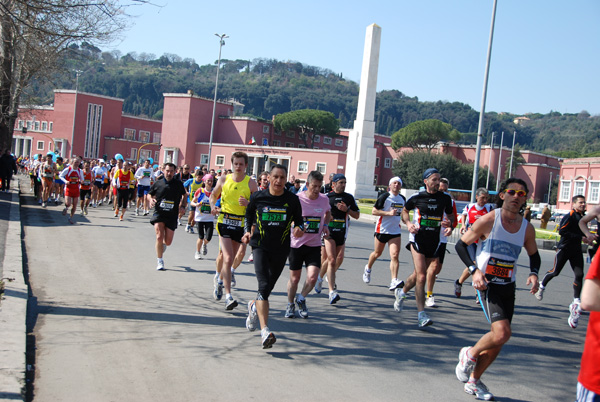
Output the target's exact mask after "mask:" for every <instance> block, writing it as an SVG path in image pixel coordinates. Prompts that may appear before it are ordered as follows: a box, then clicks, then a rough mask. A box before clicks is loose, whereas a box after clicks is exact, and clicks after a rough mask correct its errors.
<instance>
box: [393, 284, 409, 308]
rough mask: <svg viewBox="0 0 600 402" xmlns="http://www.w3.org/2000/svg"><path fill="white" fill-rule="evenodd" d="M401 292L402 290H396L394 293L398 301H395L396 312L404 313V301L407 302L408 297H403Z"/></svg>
mask: <svg viewBox="0 0 600 402" xmlns="http://www.w3.org/2000/svg"><path fill="white" fill-rule="evenodd" d="M400 291H401V289H396V290H395V291H394V294H395V296H396V301H394V310H396V311H397V312H399V313H400V312H402V308H403V307H404V300H406V295H404V296H401V295H400Z"/></svg>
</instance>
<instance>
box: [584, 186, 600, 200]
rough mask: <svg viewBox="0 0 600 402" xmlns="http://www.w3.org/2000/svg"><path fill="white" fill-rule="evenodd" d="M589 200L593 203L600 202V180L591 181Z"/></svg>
mask: <svg viewBox="0 0 600 402" xmlns="http://www.w3.org/2000/svg"><path fill="white" fill-rule="evenodd" d="M588 191H589V194H588V199H587V201H588V202H589V203H591V204H598V203H600V181H590V188H589V190H588Z"/></svg>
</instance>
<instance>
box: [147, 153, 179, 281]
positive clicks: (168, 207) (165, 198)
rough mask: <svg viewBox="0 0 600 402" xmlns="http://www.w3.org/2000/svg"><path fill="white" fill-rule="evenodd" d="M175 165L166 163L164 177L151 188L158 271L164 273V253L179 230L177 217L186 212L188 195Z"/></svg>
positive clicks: (152, 222) (152, 220)
mask: <svg viewBox="0 0 600 402" xmlns="http://www.w3.org/2000/svg"><path fill="white" fill-rule="evenodd" d="M174 174H175V165H174V164H172V163H166V164H165V169H164V176H163V177H161V178H160V179H157V180H156V182H154V184H153V185H152V187H151V188H150V192H149V193H148V195H150V197H151V199H150V207H151V208H152V207H154V215H153V216H152V219H151V220H150V223H151V224H152V225H154V230H155V231H156V256H157V258H158V265H157V266H156V269H157V270H159V271H163V270H164V269H165V263H164V261H163V258H162V256H163V253H164V252H165V250H166V249H167V246H170V245H171V242H173V235H174V234H175V229H177V216H178V214H179V213H180V211H181V210H183V211H185V207H186V205H187V193H186V191H185V188H184V187H183V183H182V182H181V181H179V180H177V179H175V178H173V175H174Z"/></svg>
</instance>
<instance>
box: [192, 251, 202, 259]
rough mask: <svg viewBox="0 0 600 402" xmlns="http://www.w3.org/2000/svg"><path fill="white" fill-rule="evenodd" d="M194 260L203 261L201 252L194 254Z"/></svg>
mask: <svg viewBox="0 0 600 402" xmlns="http://www.w3.org/2000/svg"><path fill="white" fill-rule="evenodd" d="M194 258H195V259H197V260H201V259H202V254H201V253H200V252H199V251H196V252H195V253H194Z"/></svg>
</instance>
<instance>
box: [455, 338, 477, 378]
mask: <svg viewBox="0 0 600 402" xmlns="http://www.w3.org/2000/svg"><path fill="white" fill-rule="evenodd" d="M469 349H471V347H470V346H465V347H464V348H462V349H461V350H460V353H459V354H458V364H457V365H456V370H455V372H456V378H458V381H461V382H467V381H469V377H470V376H471V373H472V372H473V369H474V368H475V364H476V363H477V359H475V360H472V359H470V358H469V356H468V355H467V351H468V350H469Z"/></svg>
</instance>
